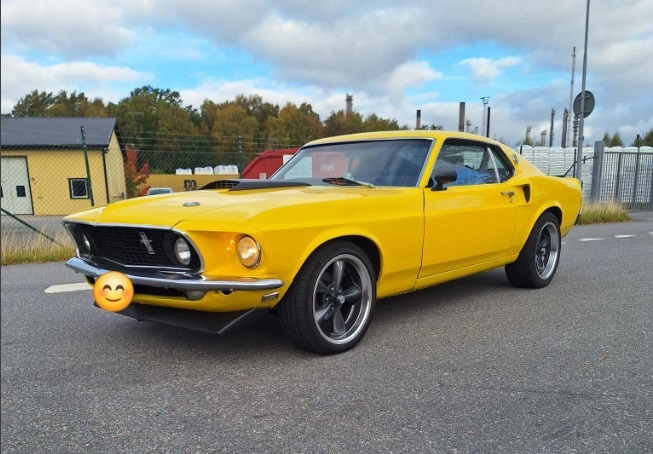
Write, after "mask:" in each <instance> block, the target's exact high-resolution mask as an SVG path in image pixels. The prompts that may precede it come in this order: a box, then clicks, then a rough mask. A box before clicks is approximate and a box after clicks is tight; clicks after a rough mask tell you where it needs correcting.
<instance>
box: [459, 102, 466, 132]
mask: <svg viewBox="0 0 653 454" xmlns="http://www.w3.org/2000/svg"><path fill="white" fill-rule="evenodd" d="M459 111H460V113H459V115H458V131H460V132H464V131H465V103H464V102H461V103H460V109H459Z"/></svg>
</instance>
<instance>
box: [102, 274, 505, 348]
mask: <svg viewBox="0 0 653 454" xmlns="http://www.w3.org/2000/svg"><path fill="white" fill-rule="evenodd" d="M507 288H510V285H509V284H508V281H507V280H506V278H505V275H504V274H503V271H502V270H494V271H490V272H486V273H481V274H478V275H475V276H470V277H466V278H462V279H458V280H455V281H450V282H446V283H443V284H440V285H437V286H434V287H430V288H427V289H423V290H419V291H416V292H410V293H405V294H401V295H397V296H393V297H389V298H384V299H382V300H379V301H378V302H377V305H376V309H375V314H374V320H373V321H372V329H373V330H374V329H379V330H381V332H382V331H384V330H387V329H388V328H390V326H397V325H406V324H408V325H410V324H411V323H414V322H415V321H419V320H424V319H428V318H432V317H438V316H441V315H444V316H446V315H447V313H449V312H450V310H451V309H450V308H451V306H454V307H464V305H469V304H474V302H476V301H481V300H486V299H487V298H488V297H490V296H491V295H492V294H493V293H500V292H503V291H505V290H506V289H507ZM112 317H116V316H114V315H112ZM118 320H119V321H118ZM111 325H112V328H113V329H116V330H118V331H119V332H120V333H119V338H120V339H121V340H122V341H124V342H127V343H131V342H134V343H137V344H138V345H139V346H140V348H152V349H161V348H164V349H166V348H174V350H175V351H176V352H179V351H180V350H182V351H184V350H185V351H187V352H188V354H193V355H196V354H198V353H200V354H203V355H209V356H211V357H214V358H215V359H217V360H228V359H229V358H230V357H233V358H235V357H242V356H243V355H247V354H249V353H253V352H256V353H257V356H258V355H260V354H261V353H266V354H270V355H273V356H277V355H280V354H281V355H288V354H289V353H290V354H291V355H292V356H304V355H309V356H311V357H312V356H314V355H311V354H310V353H305V352H302V351H301V350H299V349H297V348H296V347H295V346H294V345H293V344H292V342H291V341H290V339H289V338H288V336H287V335H286V332H285V329H284V326H283V322H282V320H281V317H280V316H279V315H278V314H274V313H269V312H267V311H260V312H253V313H252V314H251V315H249V316H248V317H245V318H244V319H243V320H242V321H240V322H239V323H237V324H236V325H235V326H233V327H232V328H230V329H229V330H228V331H227V332H225V333H223V334H214V333H205V332H200V331H194V330H191V329H186V328H180V327H175V326H168V325H162V324H157V323H152V322H137V321H135V320H132V319H129V318H127V317H120V318H119V319H118V318H116V320H114V322H113V323H112V324H111ZM103 331H104V330H103Z"/></svg>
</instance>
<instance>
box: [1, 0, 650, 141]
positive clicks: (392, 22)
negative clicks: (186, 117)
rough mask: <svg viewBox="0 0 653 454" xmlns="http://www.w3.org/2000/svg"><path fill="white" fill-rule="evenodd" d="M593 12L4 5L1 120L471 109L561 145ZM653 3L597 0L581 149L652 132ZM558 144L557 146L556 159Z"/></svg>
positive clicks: (518, 1) (174, 0)
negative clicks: (138, 103) (54, 101)
mask: <svg viewBox="0 0 653 454" xmlns="http://www.w3.org/2000/svg"><path fill="white" fill-rule="evenodd" d="M586 6H587V2H586V1H585V0H549V1H548V2H541V1H535V0H530V1H529V0H526V1H524V0H493V1H472V0H428V1H427V0H402V1H401V2H399V1H397V0H321V1H310V0H184V1H183V2H182V1H179V0H111V1H108V0H94V1H83V0H31V1H29V2H27V1H24V0H2V14H1V16H2V28H1V30H2V41H1V43H2V74H1V81H2V113H3V114H4V113H10V112H11V110H12V108H13V107H14V105H15V104H16V102H17V101H18V100H19V99H20V98H21V97H22V96H24V95H25V94H27V93H29V92H31V91H32V90H35V89H36V90H39V91H47V92H53V93H55V94H56V93H57V92H58V91H60V90H67V91H69V92H72V91H77V92H84V93H85V94H86V95H87V96H88V97H89V98H95V97H100V98H102V99H103V100H104V101H105V102H109V101H112V102H118V101H120V99H122V98H124V97H127V96H128V95H129V93H130V91H131V90H133V89H134V88H136V87H141V86H144V85H151V86H153V87H155V88H162V89H166V88H169V89H172V90H176V91H179V92H180V93H181V97H182V99H183V100H184V103H185V104H186V105H192V106H194V107H199V106H200V104H201V103H202V102H203V101H204V100H205V99H209V100H212V101H214V102H222V101H227V100H233V99H234V98H235V97H236V95H238V94H244V95H250V94H258V95H260V96H262V98H263V100H264V101H267V102H272V103H275V104H279V105H280V106H283V105H284V104H285V103H286V102H293V103H295V104H300V103H302V102H308V103H310V104H311V105H312V106H313V109H314V110H315V111H316V112H317V113H319V114H320V116H321V118H322V119H325V118H326V117H327V116H328V115H329V114H330V113H331V112H333V111H337V110H342V109H344V108H345V96H346V94H347V93H349V94H352V95H353V97H354V109H355V110H356V111H358V112H360V113H361V114H363V115H364V116H366V115H369V114H372V113H374V114H377V115H379V116H381V117H383V118H391V119H396V120H397V121H398V122H399V124H401V125H408V126H409V127H414V125H415V116H416V111H417V109H420V110H421V111H422V124H441V125H443V126H444V127H445V128H447V129H457V128H458V106H459V103H460V102H461V101H464V102H465V103H466V113H467V115H466V117H467V119H468V120H469V121H470V122H471V128H472V130H473V129H474V128H476V127H478V129H479V130H481V129H482V127H481V126H482V122H483V118H482V117H483V114H482V112H483V102H482V101H481V98H483V97H489V104H488V106H489V107H490V108H491V122H490V123H491V133H490V135H491V136H493V137H496V138H500V139H503V140H504V141H506V142H508V143H511V144H512V143H515V142H517V141H518V140H523V138H524V136H525V131H526V128H527V127H528V126H531V127H532V135H533V136H537V137H538V138H539V137H540V134H541V132H542V131H543V130H548V129H549V125H550V121H551V110H552V109H555V111H556V114H555V123H554V144H555V145H557V146H559V145H560V141H561V138H562V115H563V111H564V109H565V108H566V107H569V100H570V99H569V98H570V91H571V73H572V71H571V69H572V49H573V48H574V47H576V54H577V56H576V71H575V80H574V87H573V91H574V96H575V95H576V94H577V93H579V92H580V90H581V81H582V69H583V50H584V49H583V48H584V37H585V12H586ZM651 18H653V1H651V0H594V2H592V3H591V6H590V18H589V43H588V53H587V85H586V89H587V90H590V91H592V93H593V94H594V96H595V99H596V107H595V109H594V111H593V112H592V114H591V115H590V116H589V117H588V118H587V119H586V120H585V142H586V144H587V143H593V141H595V140H600V139H601V138H602V136H603V134H604V133H605V132H606V131H609V132H610V134H614V133H615V132H616V131H618V132H619V134H620V135H621V136H622V138H623V139H624V141H626V142H627V145H629V144H630V142H632V141H633V140H634V138H635V137H636V135H637V134H644V133H645V132H646V131H648V130H649V129H651V128H653V21H652V20H651ZM548 140H549V139H548V135H547V144H548Z"/></svg>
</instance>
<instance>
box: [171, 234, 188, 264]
mask: <svg viewBox="0 0 653 454" xmlns="http://www.w3.org/2000/svg"><path fill="white" fill-rule="evenodd" d="M175 258H176V259H177V261H178V262H179V263H181V264H182V265H189V264H190V261H191V258H192V255H191V253H190V246H188V243H187V242H186V240H184V239H183V238H177V241H175Z"/></svg>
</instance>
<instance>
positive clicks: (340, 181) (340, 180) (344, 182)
mask: <svg viewBox="0 0 653 454" xmlns="http://www.w3.org/2000/svg"><path fill="white" fill-rule="evenodd" d="M322 181H324V182H325V183H329V184H335V185H338V186H367V187H368V188H372V189H374V188H375V186H374V185H373V184H372V183H367V182H365V181H358V180H354V179H352V178H345V177H334V178H322Z"/></svg>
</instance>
